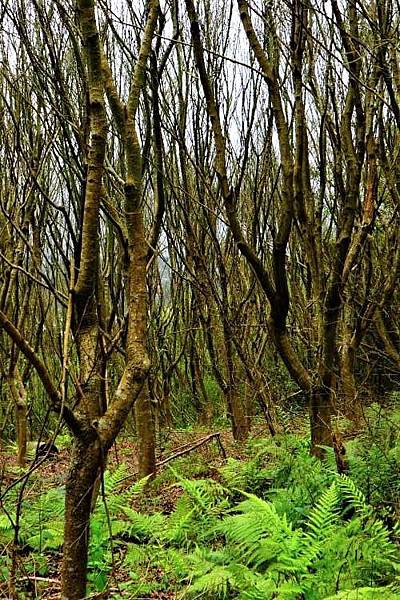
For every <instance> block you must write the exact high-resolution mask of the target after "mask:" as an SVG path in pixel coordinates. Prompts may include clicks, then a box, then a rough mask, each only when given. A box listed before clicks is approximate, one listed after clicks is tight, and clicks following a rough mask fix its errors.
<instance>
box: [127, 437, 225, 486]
mask: <svg viewBox="0 0 400 600" xmlns="http://www.w3.org/2000/svg"><path fill="white" fill-rule="evenodd" d="M213 439H215V440H216V441H217V443H218V447H219V450H220V452H221V455H222V457H223V459H224V460H225V459H226V451H225V448H224V446H223V444H222V442H221V432H220V431H217V432H215V433H210V434H209V435H207V436H206V437H204V438H202V439H201V440H198V441H197V442H196V443H195V444H192V446H190V447H189V448H185V450H180V451H179V452H175V453H174V454H171V456H168V457H167V458H164V460H160V461H159V462H157V463H156V469H159V468H160V467H163V466H164V465H166V464H167V463H169V462H171V461H172V460H175V459H176V458H180V457H181V456H184V455H185V454H189V452H192V451H193V450H196V449H197V448H200V446H204V444H206V443H207V442H209V441H210V440H213ZM137 475H138V472H137V471H135V473H131V474H130V475H127V476H126V477H123V478H122V479H120V480H119V481H118V483H122V482H123V481H126V480H127V479H132V478H133V477H136V476H137Z"/></svg>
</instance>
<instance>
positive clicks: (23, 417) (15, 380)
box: [8, 368, 27, 467]
mask: <svg viewBox="0 0 400 600" xmlns="http://www.w3.org/2000/svg"><path fill="white" fill-rule="evenodd" d="M8 384H9V387H10V391H11V395H12V398H13V401H14V406H15V421H16V430H17V431H16V438H17V439H16V441H17V448H18V452H17V462H18V466H20V467H24V466H25V463H26V444H27V406H26V391H25V386H24V384H23V382H22V379H21V376H20V374H19V370H18V368H15V369H14V371H13V373H12V374H11V375H10V376H9V378H8Z"/></svg>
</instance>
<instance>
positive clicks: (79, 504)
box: [61, 440, 102, 600]
mask: <svg viewBox="0 0 400 600" xmlns="http://www.w3.org/2000/svg"><path fill="white" fill-rule="evenodd" d="M101 465H102V453H101V447H100V444H99V441H97V440H95V441H94V442H92V443H91V444H85V443H83V442H81V441H75V442H74V447H73V450H72V457H71V465H70V469H69V473H68V477H67V482H66V488H65V517H64V518H65V521H64V546H63V563H62V574H61V582H62V584H61V589H62V592H61V600H81V599H82V598H84V597H85V596H86V572H87V561H88V547H89V524H90V512H91V505H92V493H93V489H94V486H95V482H96V479H97V477H98V474H99V470H100V468H101Z"/></svg>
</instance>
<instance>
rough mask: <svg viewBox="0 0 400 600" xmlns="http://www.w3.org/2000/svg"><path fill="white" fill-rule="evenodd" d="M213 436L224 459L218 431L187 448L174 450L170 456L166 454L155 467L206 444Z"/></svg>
mask: <svg viewBox="0 0 400 600" xmlns="http://www.w3.org/2000/svg"><path fill="white" fill-rule="evenodd" d="M213 438H216V439H217V441H218V446H219V449H220V451H221V454H222V456H223V458H224V459H225V458H226V452H225V448H224V447H223V445H222V442H221V433H220V432H219V431H218V432H216V433H210V435H208V436H207V437H205V438H203V439H201V440H199V441H198V442H196V443H195V444H193V445H192V446H190V447H189V448H186V449H185V450H181V451H180V452H175V454H171V456H168V458H165V459H164V460H161V461H160V462H158V463H156V467H162V466H164V465H166V464H167V463H169V462H170V461H171V460H174V459H175V458H179V457H180V456H184V455H185V454H188V453H189V452H192V450H196V448H200V446H203V445H204V444H206V443H207V442H209V441H210V440H212V439H213Z"/></svg>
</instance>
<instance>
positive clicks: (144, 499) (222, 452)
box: [0, 424, 269, 600]
mask: <svg viewBox="0 0 400 600" xmlns="http://www.w3.org/2000/svg"><path fill="white" fill-rule="evenodd" d="M251 435H252V437H257V438H258V437H268V436H269V432H268V429H267V427H266V426H265V425H264V424H262V425H257V426H254V427H253V430H252V433H251ZM56 443H57V442H56ZM243 448H244V445H243V444H241V443H238V442H235V441H234V440H233V437H232V434H231V432H229V431H226V430H214V431H210V430H205V429H203V430H201V429H196V430H172V429H171V430H169V431H165V432H164V433H163V439H162V440H159V444H158V450H157V465H158V468H157V478H156V479H155V481H154V482H153V483H151V484H150V485H149V486H148V488H147V489H146V494H145V496H144V495H141V496H139V497H138V498H137V499H135V503H134V504H135V505H134V506H133V508H134V509H135V510H137V511H141V512H145V513H149V512H150V513H151V512H156V511H158V512H161V513H163V514H170V513H171V512H173V510H174V509H175V506H176V502H177V500H178V498H179V497H180V495H181V494H182V490H181V488H179V487H178V486H176V485H171V481H170V479H169V478H168V477H166V478H164V477H163V472H166V471H167V470H168V467H169V466H170V465H171V466H173V465H174V463H176V461H180V462H181V463H182V462H183V463H185V461H186V466H184V471H187V476H188V477H190V478H196V477H201V478H212V479H216V480H218V479H219V471H218V469H219V467H221V466H222V465H223V464H224V462H225V461H226V459H227V458H228V457H232V458H236V459H241V458H242V456H243ZM69 455H70V451H69V448H68V447H63V448H61V449H60V450H59V454H58V455H57V456H55V457H50V458H48V459H46V460H43V461H40V464H39V465H38V466H35V465H34V466H33V467H32V468H31V469H29V470H30V471H31V473H30V476H29V478H28V480H27V485H26V487H25V490H24V502H26V501H32V500H33V499H35V497H39V496H40V495H41V494H43V493H45V492H46V491H48V490H51V489H59V488H62V487H63V486H64V484H65V479H66V476H67V472H68V464H69ZM121 464H124V465H125V470H126V472H127V474H128V475H127V476H126V477H124V480H125V481H123V482H122V486H121V489H122V490H123V489H124V486H126V487H129V486H130V485H131V484H132V483H133V482H134V481H135V480H137V471H138V461H137V445H136V443H135V441H134V440H133V439H131V438H130V437H129V436H128V435H125V436H124V437H121V438H120V439H119V440H118V442H117V443H116V444H115V445H114V446H113V448H112V449H111V451H110V453H109V456H108V461H107V470H109V471H111V472H113V471H115V469H117V468H118V467H119V466H120V465H121ZM20 478H21V471H20V470H19V469H18V467H17V463H16V457H15V454H12V453H11V452H10V451H7V449H6V450H5V451H2V452H0V497H1V496H2V495H4V492H5V490H7V488H8V487H10V486H11V487H12V486H13V485H15V484H16V482H17V481H18V480H19V479H20ZM99 501H100V499H99ZM0 511H1V507H0ZM25 560H26V557H25V556H24V555H23V553H22V555H21V556H17V562H18V565H17V567H18V570H19V572H20V573H23V572H24V561H25ZM46 560H47V569H46V571H47V572H46V577H43V576H40V575H38V574H35V572H33V573H31V572H30V573H28V572H26V576H25V578H24V577H23V578H22V579H25V580H26V581H25V583H26V585H25V586H24V587H25V588H26V592H27V593H26V594H25V595H24V597H25V598H30V597H31V598H37V597H40V598H43V599H44V600H55V599H56V598H58V597H59V581H60V562H61V552H57V551H55V552H51V553H46ZM160 576H162V573H160ZM109 581H110V582H111V585H110V587H109V588H108V590H107V592H102V593H97V594H93V595H92V596H89V597H90V598H93V599H94V598H98V599H100V598H107V597H108V595H109V594H112V593H113V594H115V593H117V592H118V588H119V585H120V584H121V583H122V582H123V573H121V572H119V571H118V569H116V570H115V572H113V573H111V577H110V578H109ZM19 583H21V578H19ZM7 590H8V582H7V581H6V580H4V576H3V581H1V579H0V598H8V597H9V596H8V591H7ZM30 591H31V593H32V595H31V593H30ZM175 597H176V595H175V593H174V592H168V591H155V592H153V593H152V594H151V595H146V596H143V598H142V600H145V599H150V598H152V599H158V600H171V599H173V598H175Z"/></svg>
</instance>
